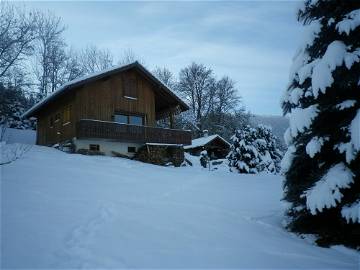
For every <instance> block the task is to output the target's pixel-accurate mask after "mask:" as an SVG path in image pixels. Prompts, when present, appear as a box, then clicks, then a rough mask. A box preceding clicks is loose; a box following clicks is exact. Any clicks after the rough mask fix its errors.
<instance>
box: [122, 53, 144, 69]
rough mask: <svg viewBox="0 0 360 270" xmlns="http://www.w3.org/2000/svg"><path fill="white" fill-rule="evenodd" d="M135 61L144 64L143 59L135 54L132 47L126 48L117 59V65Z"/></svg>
mask: <svg viewBox="0 0 360 270" xmlns="http://www.w3.org/2000/svg"><path fill="white" fill-rule="evenodd" d="M135 61H137V62H139V63H140V64H142V65H143V66H146V64H145V61H144V60H143V59H142V58H141V57H139V56H138V55H136V54H135V53H134V51H133V50H132V49H126V50H124V51H123V53H122V55H121V57H120V59H119V61H118V65H121V66H122V65H127V64H131V63H134V62H135Z"/></svg>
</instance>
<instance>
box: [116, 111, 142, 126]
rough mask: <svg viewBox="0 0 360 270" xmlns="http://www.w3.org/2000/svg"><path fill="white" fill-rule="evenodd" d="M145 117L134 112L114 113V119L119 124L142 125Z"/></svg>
mask: <svg viewBox="0 0 360 270" xmlns="http://www.w3.org/2000/svg"><path fill="white" fill-rule="evenodd" d="M144 120H145V118H144V116H143V115H134V114H131V115H129V114H115V115H114V121H115V122H117V123H120V124H130V125H137V126H142V125H144V124H145V121H144Z"/></svg>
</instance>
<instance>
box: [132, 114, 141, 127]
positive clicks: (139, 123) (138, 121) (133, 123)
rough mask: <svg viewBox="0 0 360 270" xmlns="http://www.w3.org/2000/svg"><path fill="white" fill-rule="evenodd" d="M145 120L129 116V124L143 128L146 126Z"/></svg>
mask: <svg viewBox="0 0 360 270" xmlns="http://www.w3.org/2000/svg"><path fill="white" fill-rule="evenodd" d="M143 119H144V118H143V117H142V116H135V115H130V116H129V124H131V125H138V126H142V125H143V124H144V123H143Z"/></svg>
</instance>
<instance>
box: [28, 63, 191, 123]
mask: <svg viewBox="0 0 360 270" xmlns="http://www.w3.org/2000/svg"><path fill="white" fill-rule="evenodd" d="M131 68H137V69H138V70H140V71H142V72H143V74H145V75H146V76H147V77H148V78H149V79H150V80H152V81H153V82H154V83H156V84H157V85H159V86H160V87H161V89H162V90H164V91H165V92H166V94H167V95H169V96H171V97H172V98H174V99H175V100H176V101H177V102H178V103H179V104H180V107H181V109H182V110H183V111H185V110H188V109H189V107H188V106H187V105H186V104H185V103H184V102H183V101H182V100H181V99H180V98H179V97H178V96H177V95H176V94H175V93H174V91H172V90H171V89H170V88H169V86H167V85H166V84H165V83H164V82H162V81H161V80H160V79H159V78H157V77H156V76H155V75H154V74H152V73H151V72H150V71H149V70H147V69H146V68H145V67H144V66H143V65H141V64H140V63H139V62H138V61H135V62H133V63H131V64H127V65H121V66H115V67H112V68H110V69H107V70H103V71H100V72H96V73H92V74H89V75H86V76H83V77H80V78H77V79H74V80H72V81H69V82H67V83H65V84H63V85H62V86H61V87H60V88H58V89H57V90H56V91H54V92H53V93H51V94H50V95H48V96H47V97H45V98H44V99H42V100H41V101H39V102H38V103H36V104H35V105H34V106H33V107H31V108H30V109H29V110H27V111H26V112H25V113H24V114H23V115H22V116H21V117H23V118H26V117H30V116H33V115H34V114H35V113H36V112H37V111H38V110H39V109H40V108H42V107H43V106H45V105H46V104H48V103H49V102H50V101H52V100H54V99H55V98H57V97H58V96H60V95H62V94H64V93H66V92H67V91H69V90H71V89H74V88H76V87H78V86H80V85H82V84H85V83H87V82H90V81H95V80H98V79H101V78H104V77H106V76H109V75H112V74H115V73H118V72H121V71H125V70H128V69H131Z"/></svg>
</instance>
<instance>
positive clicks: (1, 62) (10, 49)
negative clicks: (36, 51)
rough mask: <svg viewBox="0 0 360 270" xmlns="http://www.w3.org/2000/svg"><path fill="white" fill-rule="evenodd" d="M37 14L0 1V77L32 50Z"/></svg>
mask: <svg viewBox="0 0 360 270" xmlns="http://www.w3.org/2000/svg"><path fill="white" fill-rule="evenodd" d="M37 19H38V18H37V16H36V14H34V13H33V12H26V11H24V10H22V9H20V8H15V7H14V6H11V5H9V4H8V3H6V2H0V79H1V80H2V78H3V77H4V76H5V75H6V73H7V72H8V71H9V70H10V69H11V68H12V67H14V66H16V65H18V64H19V63H20V62H21V60H23V58H24V57H25V56H28V55H30V54H31V53H32V52H33V45H34V44H33V41H34V40H35V39H36V24H37Z"/></svg>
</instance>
